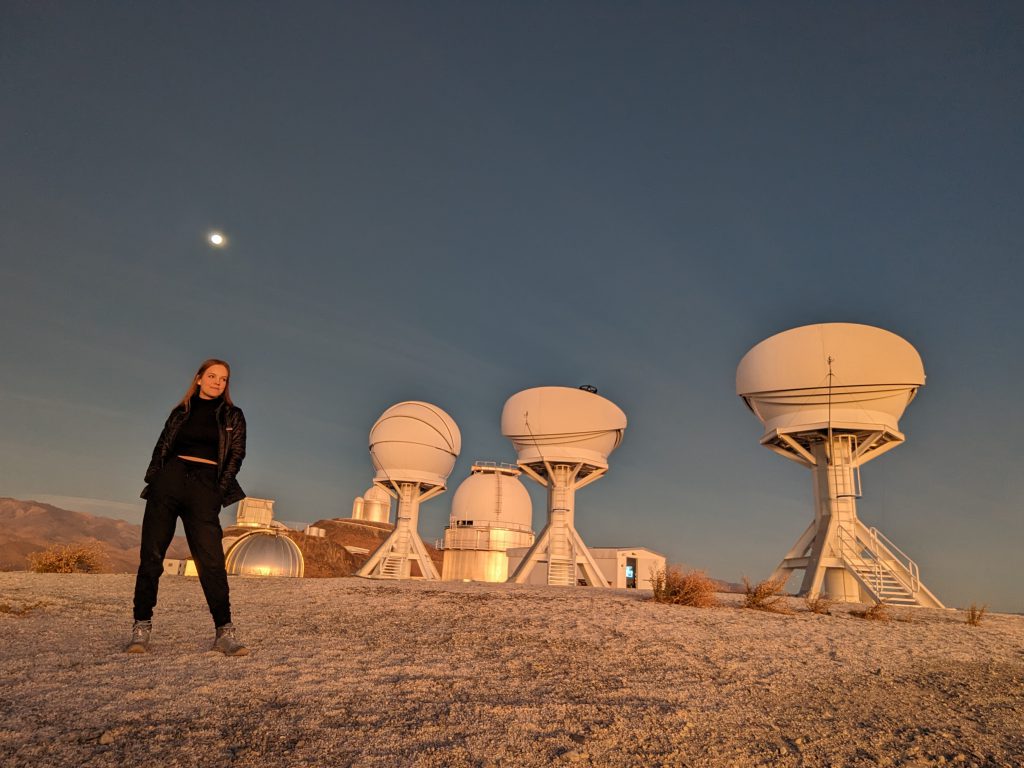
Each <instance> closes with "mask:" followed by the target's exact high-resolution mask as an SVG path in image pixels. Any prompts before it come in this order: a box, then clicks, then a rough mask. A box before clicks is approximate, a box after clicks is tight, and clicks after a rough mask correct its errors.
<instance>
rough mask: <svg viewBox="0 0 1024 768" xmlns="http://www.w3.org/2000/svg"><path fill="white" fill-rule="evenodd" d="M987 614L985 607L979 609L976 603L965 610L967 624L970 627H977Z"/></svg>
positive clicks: (986, 607)
mask: <svg viewBox="0 0 1024 768" xmlns="http://www.w3.org/2000/svg"><path fill="white" fill-rule="evenodd" d="M987 612H988V606H987V605H983V606H981V607H980V608H979V607H978V606H977V604H976V603H971V607H970V608H968V609H967V623H968V624H970V625H971V626H972V627H976V626H978V625H979V624H981V622H982V620H983V619H984V618H985V614H986V613H987Z"/></svg>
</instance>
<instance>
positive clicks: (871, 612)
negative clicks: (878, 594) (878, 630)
mask: <svg viewBox="0 0 1024 768" xmlns="http://www.w3.org/2000/svg"><path fill="white" fill-rule="evenodd" d="M850 615H851V616H856V617H857V618H858V619H867V620H868V621H892V619H893V615H892V611H890V610H889V606H888V605H886V604H885V603H875V604H874V605H872V606H871V607H870V608H868V609H866V610H863V611H850Z"/></svg>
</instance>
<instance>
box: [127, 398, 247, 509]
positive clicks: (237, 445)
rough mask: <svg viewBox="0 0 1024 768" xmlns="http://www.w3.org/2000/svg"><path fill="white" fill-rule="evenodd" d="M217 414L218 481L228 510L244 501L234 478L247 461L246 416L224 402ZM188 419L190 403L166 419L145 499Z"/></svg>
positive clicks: (154, 457) (157, 442) (150, 471)
mask: <svg viewBox="0 0 1024 768" xmlns="http://www.w3.org/2000/svg"><path fill="white" fill-rule="evenodd" d="M214 413H215V416H216V419H217V426H218V428H219V432H220V439H219V441H218V445H217V482H218V484H219V485H220V494H221V502H220V503H221V506H222V507H227V506H230V505H231V504H234V503H235V502H236V501H241V500H242V499H244V498H245V491H243V490H242V487H241V486H240V485H239V484H238V481H237V480H235V475H237V474H238V470H239V468H241V466H242V459H244V458H245V416H244V415H243V414H242V409H241V408H239V407H237V406H234V405H228V404H227V403H225V402H223V401H222V402H221V404H220V405H218V406H217V410H216V411H215V412H214ZM187 418H188V404H185V405H179V406H177V407H175V409H174V410H173V411H171V415H170V416H168V417H167V423H166V424H164V429H163V432H161V433H160V439H159V440H157V441H156V447H155V448H154V449H153V460H152V461H150V462H149V469H147V470H146V487H145V488H143V489H142V493H141V494H139V495H140V496H142V498H146V497H147V496H148V495H149V484H150V483H151V482H153V478H155V477H156V475H157V472H159V471H160V470H161V469H162V468H163V466H164V464H165V463H166V462H167V459H169V458H171V447H172V446H173V445H174V438H176V437H177V436H178V430H180V429H181V425H182V424H184V423H185V419H187Z"/></svg>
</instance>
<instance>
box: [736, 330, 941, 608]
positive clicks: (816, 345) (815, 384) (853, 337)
mask: <svg viewBox="0 0 1024 768" xmlns="http://www.w3.org/2000/svg"><path fill="white" fill-rule="evenodd" d="M924 383H925V374H924V366H923V364H922V362H921V357H920V356H919V355H918V353H917V350H916V349H914V347H913V346H911V345H910V344H909V343H908V342H907V341H905V340H904V339H902V338H900V337H899V336H897V335H896V334H894V333H891V332H889V331H886V330H883V329H881V328H875V327H873V326H869V325H859V324H855V323H822V324H818V325H808V326H803V327H800V328H794V329H791V330H788V331H784V332H783V333H779V334H776V335H775V336H772V337H770V338H768V339H765V340H764V341H762V342H761V343H760V344H757V345H756V346H755V347H754V348H753V349H751V350H750V351H749V352H747V354H746V355H744V357H743V359H742V360H741V361H740V364H739V367H738V368H737V370H736V393H737V394H738V395H739V396H740V397H742V398H743V401H744V402H745V403H746V404H747V406H748V407H749V408H750V410H751V411H752V412H753V413H754V415H755V416H757V417H758V419H760V420H761V422H762V423H763V424H764V428H765V431H764V434H763V435H762V436H761V444H762V445H764V446H765V447H767V448H770V449H771V450H772V451H775V452H776V453H778V454H780V455H782V456H784V457H786V458H787V459H791V460H793V461H795V462H797V463H799V464H802V465H803V466H805V467H808V468H809V469H811V470H812V472H813V479H814V520H813V521H812V522H811V524H810V525H809V526H808V527H807V529H806V530H805V531H804V533H803V534H802V535H801V536H800V538H799V539H798V540H797V542H796V544H794V546H793V547H792V549H790V551H789V552H788V553H787V554H786V556H785V557H784V558H783V560H782V562H781V563H780V565H779V567H778V568H777V569H776V570H775V572H774V573H773V574H772V578H773V579H774V578H788V577H789V576H790V574H792V573H793V571H795V570H803V571H804V578H803V582H802V583H801V587H800V594H801V595H811V596H815V595H819V594H823V595H826V596H827V597H830V598H832V599H834V600H838V601H842V602H885V603H892V604H897V605H921V606H935V607H942V604H941V603H940V602H939V601H938V599H936V598H935V596H934V595H933V594H932V593H931V592H929V591H928V589H927V588H926V587H925V586H924V585H923V584H922V583H921V581H920V576H919V573H918V568H917V564H916V563H914V561H913V560H911V559H910V558H909V557H907V556H906V555H905V554H904V553H903V552H902V551H900V550H899V549H898V548H897V547H896V546H895V545H894V544H892V542H890V541H889V540H888V539H886V538H885V536H883V535H882V534H881V532H879V531H878V529H877V528H869V527H867V526H866V525H864V523H862V522H861V521H860V520H859V519H858V517H857V509H856V499H857V498H859V497H860V495H861V484H860V468H861V467H862V466H863V465H864V464H866V463H867V462H869V461H871V460H872V459H874V458H877V457H878V456H880V455H882V454H883V453H885V452H886V451H889V450H891V449H893V448H895V447H896V446H898V445H900V444H901V443H902V442H903V440H904V435H903V433H902V432H900V431H899V423H898V422H899V419H900V417H901V416H902V415H903V411H904V410H905V409H906V407H907V405H909V404H910V402H911V401H912V400H913V399H914V397H915V396H916V395H917V391H918V389H919V388H920V387H921V386H923V385H924Z"/></svg>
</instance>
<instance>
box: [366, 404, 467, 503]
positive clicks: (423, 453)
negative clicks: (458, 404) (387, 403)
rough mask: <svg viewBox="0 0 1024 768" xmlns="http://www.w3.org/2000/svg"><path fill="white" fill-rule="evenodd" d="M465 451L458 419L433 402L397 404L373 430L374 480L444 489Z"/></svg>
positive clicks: (371, 431) (371, 437)
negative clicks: (456, 462) (422, 484)
mask: <svg viewBox="0 0 1024 768" xmlns="http://www.w3.org/2000/svg"><path fill="white" fill-rule="evenodd" d="M461 448H462V436H461V434H460V433H459V428H458V426H457V425H456V424H455V420H454V419H452V417H451V416H449V415H448V414H447V413H445V412H444V411H443V410H441V409H440V408H438V407H437V406H436V405H431V404H430V403H422V402H418V401H407V402H404V403H397V404H396V405H393V406H391V407H390V408H388V409H387V410H386V411H384V413H383V414H382V415H381V417H380V418H379V419H377V423H376V424H374V425H373V427H372V428H371V429H370V456H371V458H372V460H373V466H374V468H375V469H376V470H377V474H376V476H375V477H374V480H375V481H379V482H388V481H392V480H393V481H395V482H412V483H417V482H418V483H425V484H427V485H434V486H438V485H440V486H443V485H444V483H445V480H446V479H447V478H448V475H450V474H451V472H452V469H453V468H454V467H455V460H456V459H457V458H458V456H459V451H460V450H461Z"/></svg>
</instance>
